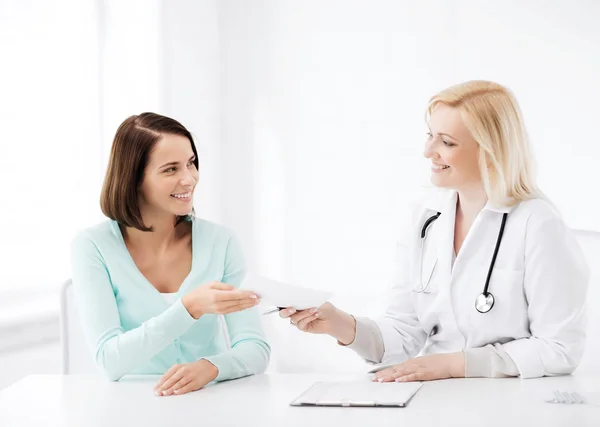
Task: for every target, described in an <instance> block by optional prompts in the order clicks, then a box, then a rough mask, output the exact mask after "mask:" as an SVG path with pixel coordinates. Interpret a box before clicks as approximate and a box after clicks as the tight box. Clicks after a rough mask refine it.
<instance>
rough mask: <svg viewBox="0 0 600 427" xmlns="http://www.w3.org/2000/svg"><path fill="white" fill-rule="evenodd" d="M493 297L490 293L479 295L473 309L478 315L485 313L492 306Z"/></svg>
mask: <svg viewBox="0 0 600 427" xmlns="http://www.w3.org/2000/svg"><path fill="white" fill-rule="evenodd" d="M494 302H495V300H494V295H492V294H491V293H490V292H487V293H481V294H479V296H478V297H477V299H476V300H475V309H476V310H477V311H478V312H480V313H487V312H488V311H490V310H491V309H492V307H493V306H494Z"/></svg>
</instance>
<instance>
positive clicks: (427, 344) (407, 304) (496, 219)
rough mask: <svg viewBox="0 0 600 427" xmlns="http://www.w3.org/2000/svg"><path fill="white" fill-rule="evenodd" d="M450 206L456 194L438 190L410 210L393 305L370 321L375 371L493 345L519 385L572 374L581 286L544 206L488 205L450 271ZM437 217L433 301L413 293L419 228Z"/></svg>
mask: <svg viewBox="0 0 600 427" xmlns="http://www.w3.org/2000/svg"><path fill="white" fill-rule="evenodd" d="M456 201H457V195H456V192H454V191H439V192H438V193H436V194H435V196H434V197H432V198H431V199H429V200H427V201H426V203H425V204H423V205H421V206H420V207H418V208H416V209H415V210H414V213H413V217H412V220H411V224H410V226H409V227H408V229H407V230H406V232H405V233H404V236H403V238H402V239H401V241H400V243H399V251H398V265H397V278H396V283H395V286H394V297H393V298H392V303H391V304H390V306H389V308H388V310H387V312H386V315H385V316H384V317H383V318H381V319H379V320H378V321H377V322H376V323H377V326H378V328H379V330H380V331H381V336H382V338H383V344H384V349H385V350H384V355H383V359H382V362H383V363H390V362H397V361H399V360H406V359H407V358H408V357H414V356H416V355H417V353H419V352H420V353H421V354H430V353H445V352H455V351H460V350H464V349H472V348H479V347H484V346H486V345H488V344H500V345H501V347H497V348H501V349H502V350H503V351H505V352H506V353H507V354H508V355H509V356H510V358H511V359H512V360H513V361H514V363H515V364H516V366H517V368H518V370H519V374H520V376H521V377H523V378H533V377H540V376H544V375H558V374H566V373H570V372H572V371H573V370H574V369H575V368H576V367H577V364H578V363H579V360H580V359H581V356H582V353H583V349H584V343H585V327H586V319H585V317H586V316H585V300H586V294H587V287H588V280H589V269H588V266H587V265H586V263H585V260H584V257H583V255H582V252H581V250H580V248H579V246H578V244H577V242H576V240H575V237H574V235H573V233H572V232H571V231H570V230H569V229H568V228H567V227H566V225H565V224H564V222H563V221H562V219H561V218H560V216H559V214H558V213H557V212H556V211H555V209H554V208H553V207H552V205H551V204H550V203H549V202H548V201H545V200H542V199H536V200H530V201H526V202H522V203H520V204H519V205H517V206H515V207H513V208H494V207H492V206H491V205H490V204H489V203H488V205H486V207H485V208H484V209H483V210H482V211H481V212H480V214H479V215H478V216H477V218H476V220H475V222H474V223H473V225H472V227H471V229H470V230H469V233H468V235H467V237H466V239H465V241H464V243H463V245H462V248H461V250H460V252H459V253H458V257H457V258H456V260H455V261H454V266H452V261H453V256H454V221H455V213H456ZM436 212H441V216H440V217H439V219H438V220H437V221H435V222H434V223H433V224H431V226H430V227H429V229H428V232H427V238H426V246H425V250H424V258H423V282H424V284H425V283H426V281H427V279H428V278H429V277H430V276H431V279H430V283H429V291H430V292H431V293H416V292H413V289H418V288H419V283H418V282H419V280H420V277H421V275H420V274H419V269H420V256H421V237H420V234H421V228H422V226H423V224H424V222H425V221H426V220H427V218H429V217H430V216H432V215H434V214H435V213H436ZM504 212H509V214H508V219H507V222H506V227H505V231H504V236H503V239H502V243H501V246H500V249H499V252H498V256H497V259H496V264H495V267H494V269H493V273H492V276H491V280H490V287H489V292H491V293H492V294H493V295H494V297H495V304H494V307H493V308H492V310H491V311H490V312H488V313H485V314H481V313H479V312H478V311H477V310H476V309H475V299H476V298H477V296H478V295H479V294H481V292H482V291H483V287H484V284H485V280H486V276H487V272H488V269H489V265H490V262H491V259H492V255H493V252H494V248H495V245H496V240H497V237H498V232H499V230H500V225H501V222H502V214H503V213H504Z"/></svg>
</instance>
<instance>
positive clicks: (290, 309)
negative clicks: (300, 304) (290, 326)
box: [288, 308, 296, 314]
mask: <svg viewBox="0 0 600 427" xmlns="http://www.w3.org/2000/svg"><path fill="white" fill-rule="evenodd" d="M295 312H296V309H295V308H289V309H288V313H290V314H294V313H295Z"/></svg>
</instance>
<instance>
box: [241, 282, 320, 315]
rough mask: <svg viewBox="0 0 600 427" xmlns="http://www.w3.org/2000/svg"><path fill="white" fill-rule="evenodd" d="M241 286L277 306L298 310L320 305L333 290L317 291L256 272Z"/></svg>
mask: <svg viewBox="0 0 600 427" xmlns="http://www.w3.org/2000/svg"><path fill="white" fill-rule="evenodd" d="M240 288H241V289H245V290H249V291H252V292H255V293H256V294H257V295H259V296H260V297H261V298H262V300H263V301H265V302H267V303H268V304H272V305H274V306H275V307H294V308H295V309H296V310H306V309H308V308H313V307H314V308H316V307H320V306H321V305H323V304H324V303H325V302H327V301H328V300H329V299H330V298H331V292H324V291H317V290H315V289H310V288H305V287H302V286H297V285H292V284H290V283H284V282H279V281H277V280H273V279H269V278H267V277H263V276H258V275H255V274H248V275H247V276H246V279H244V281H243V282H242V285H241V287H240Z"/></svg>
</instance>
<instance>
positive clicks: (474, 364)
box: [464, 344, 519, 378]
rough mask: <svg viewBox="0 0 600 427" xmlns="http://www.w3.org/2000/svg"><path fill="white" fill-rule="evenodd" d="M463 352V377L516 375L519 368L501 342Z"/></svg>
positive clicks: (505, 376) (504, 376)
mask: <svg viewBox="0 0 600 427" xmlns="http://www.w3.org/2000/svg"><path fill="white" fill-rule="evenodd" d="M464 353H465V377H466V378H475V377H484V378H507V377H518V376H519V369H518V368H517V365H515V362H514V361H513V360H512V359H511V357H510V356H509V355H508V353H507V352H506V351H505V350H504V348H502V345H501V344H494V345H492V344H489V345H486V346H485V347H479V348H469V349H466V350H464Z"/></svg>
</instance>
